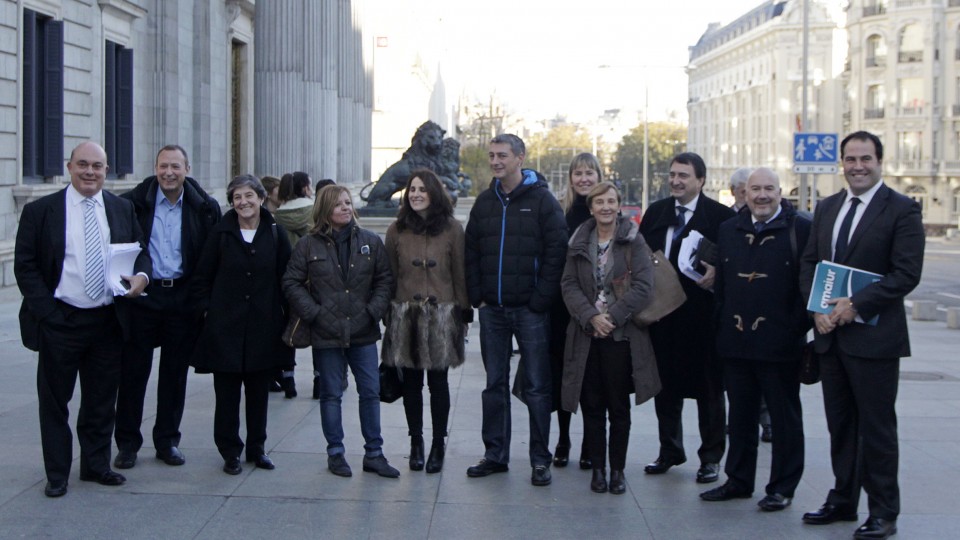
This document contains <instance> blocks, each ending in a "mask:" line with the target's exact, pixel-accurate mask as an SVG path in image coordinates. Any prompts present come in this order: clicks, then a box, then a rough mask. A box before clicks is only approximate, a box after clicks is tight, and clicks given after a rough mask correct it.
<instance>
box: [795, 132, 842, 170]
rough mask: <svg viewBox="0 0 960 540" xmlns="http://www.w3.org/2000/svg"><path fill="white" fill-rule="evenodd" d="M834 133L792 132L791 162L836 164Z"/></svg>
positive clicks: (836, 146) (835, 139)
mask: <svg viewBox="0 0 960 540" xmlns="http://www.w3.org/2000/svg"><path fill="white" fill-rule="evenodd" d="M838 149H839V148H838V145H837V134H836V133H794V134H793V163H794V164H795V165H826V164H830V165H836V164H837V150H838Z"/></svg>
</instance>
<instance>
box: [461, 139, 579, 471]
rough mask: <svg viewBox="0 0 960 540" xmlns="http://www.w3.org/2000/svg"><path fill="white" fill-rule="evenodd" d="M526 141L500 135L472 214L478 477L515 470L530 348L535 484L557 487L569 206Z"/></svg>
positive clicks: (469, 263)
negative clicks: (553, 432) (554, 328)
mask: <svg viewBox="0 0 960 540" xmlns="http://www.w3.org/2000/svg"><path fill="white" fill-rule="evenodd" d="M525 154H526V150H525V148H524V144H523V140H521V139H520V137H517V136H516V135H512V134H504V135H497V136H496V137H495V138H494V139H493V140H491V141H490V148H489V160H490V168H491V169H492V170H493V176H494V179H493V181H492V182H491V183H490V187H489V189H487V190H485V191H483V192H482V193H481V194H480V195H479V196H478V197H477V200H476V202H475V203H474V205H473V208H472V209H471V210H470V220H469V221H468V222H467V228H466V232H465V266H466V273H467V293H468V295H469V297H470V303H471V304H473V306H474V307H479V308H480V310H479V311H480V354H481V356H482V358H483V367H484V369H485V370H486V372H487V385H486V388H484V390H483V395H482V403H483V427H482V436H483V444H484V447H485V452H484V457H483V459H482V460H480V463H478V464H477V465H474V466H472V467H470V468H469V469H467V476H470V477H473V478H476V477H482V476H488V475H490V474H493V473H501V472H506V471H507V469H508V465H507V464H508V462H509V461H510V431H511V426H510V385H509V379H510V352H511V349H512V348H513V347H512V342H513V338H514V337H516V339H517V344H518V345H519V347H520V358H521V360H520V364H519V366H518V368H517V370H518V372H519V373H518V379H519V380H520V381H522V382H521V384H520V385H519V386H520V388H519V389H518V390H519V391H520V394H521V395H522V399H523V401H524V402H525V403H526V405H527V409H528V411H529V415H530V465H531V467H533V473H532V476H531V483H532V484H533V485H535V486H546V485H549V484H550V481H551V475H550V462H551V461H552V459H553V456H551V455H550V450H549V448H548V444H549V443H550V411H551V409H552V408H553V400H552V398H551V387H552V381H551V371H550V358H549V353H548V350H549V347H548V340H549V338H548V336H549V334H550V324H549V312H550V308H551V306H552V304H553V302H555V301H557V298H558V296H559V292H560V276H561V274H562V273H563V264H564V259H565V257H566V252H567V226H566V221H565V219H564V216H563V210H562V209H561V208H560V204H559V203H558V202H557V199H555V198H554V196H553V195H552V194H551V193H550V190H549V189H548V187H547V182H546V179H544V177H543V175H541V174H540V173H538V172H537V171H534V170H531V169H524V168H523V159H524V157H525Z"/></svg>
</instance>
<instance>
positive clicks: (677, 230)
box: [673, 206, 688, 242]
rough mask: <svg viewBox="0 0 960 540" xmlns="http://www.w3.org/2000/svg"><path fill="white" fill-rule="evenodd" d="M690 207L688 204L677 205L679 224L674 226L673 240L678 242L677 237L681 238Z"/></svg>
mask: <svg viewBox="0 0 960 540" xmlns="http://www.w3.org/2000/svg"><path fill="white" fill-rule="evenodd" d="M687 210H688V208H687V207H686V206H678V207H677V224H676V225H674V226H673V241H674V242H676V241H677V238H680V235H681V234H682V233H683V227H684V226H685V225H686V224H687V219H686V216H685V214H686V212H687Z"/></svg>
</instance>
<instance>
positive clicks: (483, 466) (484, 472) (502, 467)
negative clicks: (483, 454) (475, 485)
mask: <svg viewBox="0 0 960 540" xmlns="http://www.w3.org/2000/svg"><path fill="white" fill-rule="evenodd" d="M509 470H510V467H509V466H508V465H507V464H506V463H497V462H496V461H490V460H489V459H481V460H480V462H479V463H477V464H476V465H474V466H472V467H468V468H467V476H469V477H470V478H481V477H483V476H489V475H491V474H494V473H502V472H507V471H509Z"/></svg>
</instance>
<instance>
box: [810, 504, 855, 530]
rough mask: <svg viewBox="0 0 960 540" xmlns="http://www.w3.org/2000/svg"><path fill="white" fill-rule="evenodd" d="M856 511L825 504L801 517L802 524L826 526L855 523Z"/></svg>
mask: <svg viewBox="0 0 960 540" xmlns="http://www.w3.org/2000/svg"><path fill="white" fill-rule="evenodd" d="M856 520H857V511H856V510H853V509H850V508H844V507H840V506H836V505H833V504H830V503H825V504H824V505H823V506H821V507H820V508H819V509H818V510H815V511H813V512H807V513H806V514H804V515H803V522H804V523H809V524H810V525H828V524H830V523H833V522H835V521H856Z"/></svg>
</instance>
